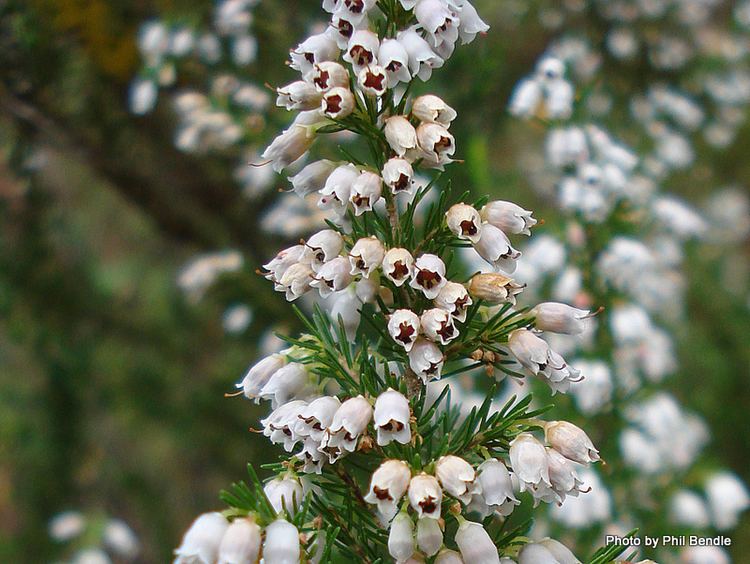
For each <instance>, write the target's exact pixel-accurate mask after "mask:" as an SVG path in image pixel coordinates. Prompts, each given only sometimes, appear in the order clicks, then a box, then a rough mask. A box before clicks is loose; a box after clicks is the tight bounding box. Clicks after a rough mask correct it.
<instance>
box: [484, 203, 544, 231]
mask: <svg viewBox="0 0 750 564" xmlns="http://www.w3.org/2000/svg"><path fill="white" fill-rule="evenodd" d="M531 214H532V212H530V211H527V210H525V209H523V208H522V207H521V206H519V205H516V204H514V203H513V202H505V201H503V200H493V201H491V202H489V203H487V204H486V205H485V206H483V207H482V210H481V216H482V219H483V220H484V221H486V222H487V223H489V224H490V225H494V226H495V227H497V228H498V229H500V230H501V231H503V233H513V234H521V233H522V234H524V235H531V228H532V227H534V225H536V223H537V222H536V219H534V218H533V217H531Z"/></svg>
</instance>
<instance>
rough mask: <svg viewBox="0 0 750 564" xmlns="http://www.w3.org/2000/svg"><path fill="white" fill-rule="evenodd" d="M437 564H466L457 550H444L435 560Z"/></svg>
mask: <svg viewBox="0 0 750 564" xmlns="http://www.w3.org/2000/svg"><path fill="white" fill-rule="evenodd" d="M435 564H464V560H463V558H461V555H460V554H459V553H458V552H456V551H455V550H450V549H449V548H444V549H443V550H441V551H440V553H439V554H438V555H437V557H436V558H435Z"/></svg>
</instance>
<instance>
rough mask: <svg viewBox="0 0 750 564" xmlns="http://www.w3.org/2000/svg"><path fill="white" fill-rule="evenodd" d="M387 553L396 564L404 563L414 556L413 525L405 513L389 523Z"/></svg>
mask: <svg viewBox="0 0 750 564" xmlns="http://www.w3.org/2000/svg"><path fill="white" fill-rule="evenodd" d="M388 553H389V554H390V555H391V556H392V557H393V558H395V560H396V562H404V561H406V560H408V559H409V558H410V557H411V555H412V554H414V523H413V522H412V520H411V517H409V514H408V513H406V512H405V511H402V512H401V513H399V514H398V515H396V517H394V519H393V522H392V523H391V531H390V533H389V535H388Z"/></svg>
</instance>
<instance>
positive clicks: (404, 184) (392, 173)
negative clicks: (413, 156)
mask: <svg viewBox="0 0 750 564" xmlns="http://www.w3.org/2000/svg"><path fill="white" fill-rule="evenodd" d="M381 174H382V176H383V182H385V185H386V186H388V188H390V189H391V192H392V193H394V194H413V193H414V190H415V183H414V169H413V168H412V166H411V164H410V163H409V161H407V160H406V159H402V158H399V157H394V158H392V159H388V161H387V162H386V163H385V165H384V166H383V170H382V172H381Z"/></svg>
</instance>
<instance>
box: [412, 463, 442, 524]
mask: <svg viewBox="0 0 750 564" xmlns="http://www.w3.org/2000/svg"><path fill="white" fill-rule="evenodd" d="M409 503H410V504H411V506H412V508H413V509H414V511H416V512H417V515H418V516H419V517H420V518H422V517H429V518H430V519H440V509H441V505H442V503H443V490H442V489H440V484H439V483H438V481H437V478H435V477H434V476H429V475H427V474H425V473H424V472H422V473H421V474H419V475H418V476H414V477H413V478H412V479H411V482H409Z"/></svg>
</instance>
